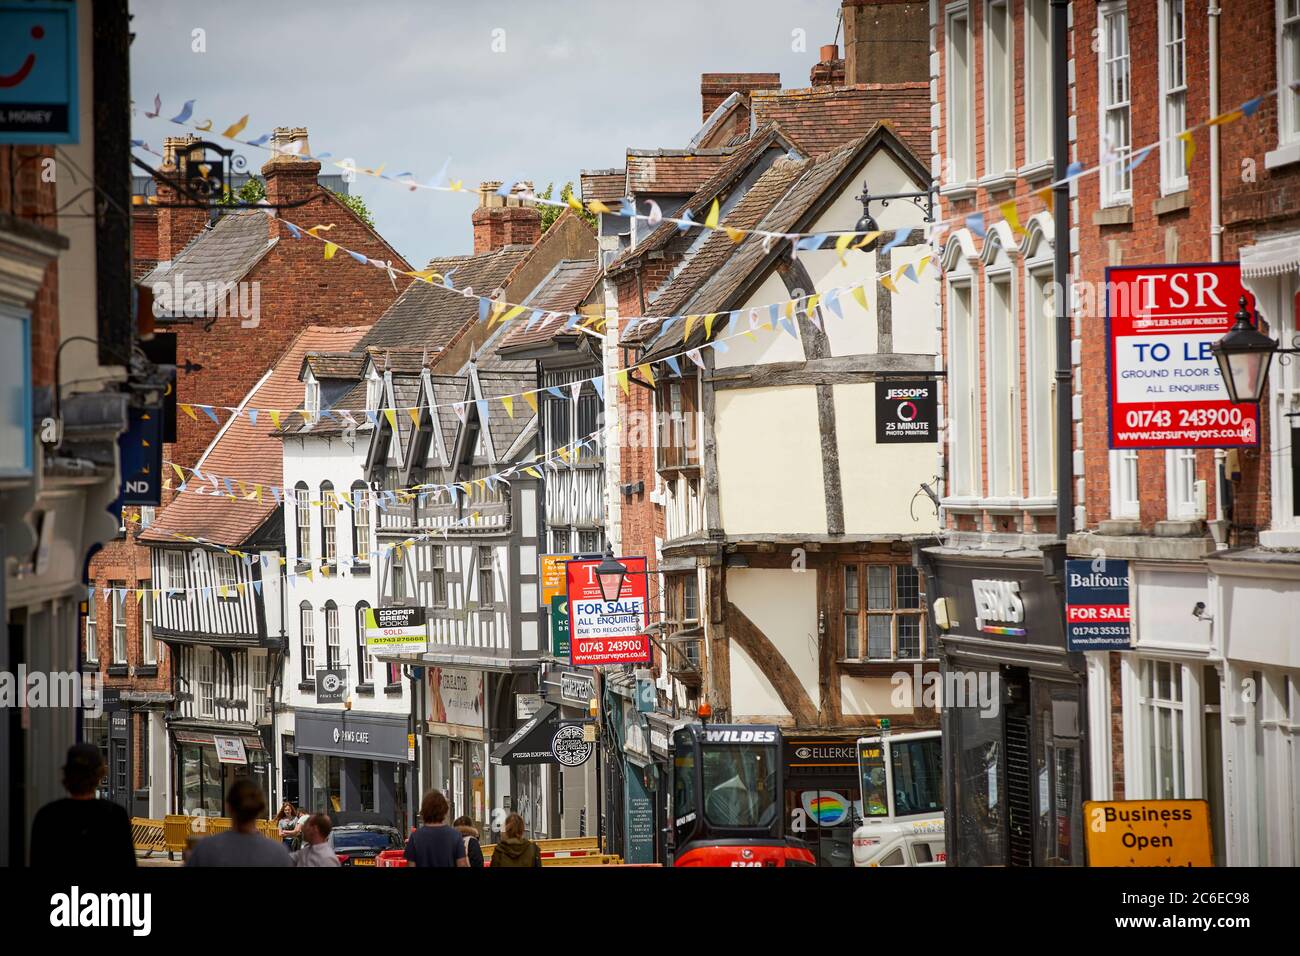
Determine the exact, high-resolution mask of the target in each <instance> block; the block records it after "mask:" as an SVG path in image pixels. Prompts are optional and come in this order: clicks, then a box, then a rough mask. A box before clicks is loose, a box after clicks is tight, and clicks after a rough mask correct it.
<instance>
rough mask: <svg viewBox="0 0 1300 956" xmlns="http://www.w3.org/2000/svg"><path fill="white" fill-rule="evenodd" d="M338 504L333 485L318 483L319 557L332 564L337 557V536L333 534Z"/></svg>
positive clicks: (325, 482) (324, 482)
mask: <svg viewBox="0 0 1300 956" xmlns="http://www.w3.org/2000/svg"><path fill="white" fill-rule="evenodd" d="M338 509H339V504H338V501H337V500H336V499H335V497H334V485H333V484H332V483H331V482H328V481H322V482H321V483H320V559H321V561H322V562H324V563H329V564H333V563H334V561H335V559H336V558H337V557H338V538H337V536H336V534H335V530H336V528H335V519H336V518H337V516H338Z"/></svg>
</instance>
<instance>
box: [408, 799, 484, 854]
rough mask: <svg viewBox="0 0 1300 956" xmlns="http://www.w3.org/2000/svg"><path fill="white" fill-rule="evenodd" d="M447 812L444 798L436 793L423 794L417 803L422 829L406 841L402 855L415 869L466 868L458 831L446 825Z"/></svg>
mask: <svg viewBox="0 0 1300 956" xmlns="http://www.w3.org/2000/svg"><path fill="white" fill-rule="evenodd" d="M449 809H450V807H448V805H447V798H446V797H444V796H443V795H442V793H441V792H440V791H437V790H430V791H429V792H428V793H426V794H425V795H424V800H422V801H421V802H420V819H421V820H423V821H424V826H422V827H420V828H419V829H418V830H416V831H415V832H414V833H412V834H411V838H410V839H409V840H407V841H406V853H405V856H406V858H407V859H408V860H410V861H411V863H412V864H414V865H415V866H418V867H426V866H431V867H452V866H464V867H468V866H469V860H468V859H467V858H466V855H465V841H464V839H463V838H462V837H461V835H460V831H459V830H457V829H456V828H455V827H453V826H450V825H448V823H447V812H448V810H449Z"/></svg>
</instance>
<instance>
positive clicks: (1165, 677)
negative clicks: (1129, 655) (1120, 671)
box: [1138, 660, 1187, 800]
mask: <svg viewBox="0 0 1300 956" xmlns="http://www.w3.org/2000/svg"><path fill="white" fill-rule="evenodd" d="M1138 681H1139V687H1140V692H1139V697H1138V708H1139V713H1140V719H1141V724H1140V726H1141V734H1142V739H1141V741H1140V743H1139V747H1140V748H1141V752H1142V753H1143V755H1144V757H1143V770H1144V772H1145V776H1146V786H1145V787H1143V788H1142V790H1143V797H1145V798H1150V799H1156V800H1180V799H1182V798H1184V797H1185V796H1187V786H1186V781H1185V772H1184V765H1185V764H1186V761H1187V710H1186V707H1187V700H1186V685H1185V675H1184V673H1183V666H1182V665H1181V664H1175V663H1172V662H1170V661H1156V660H1143V661H1142V662H1141V666H1140V668H1139V673H1138Z"/></svg>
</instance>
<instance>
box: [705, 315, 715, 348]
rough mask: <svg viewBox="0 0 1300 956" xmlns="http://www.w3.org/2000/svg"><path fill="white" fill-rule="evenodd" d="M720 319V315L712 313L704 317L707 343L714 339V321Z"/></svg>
mask: <svg viewBox="0 0 1300 956" xmlns="http://www.w3.org/2000/svg"><path fill="white" fill-rule="evenodd" d="M717 317H718V313H716V312H710V313H709V314H708V315H706V316H705V317H704V338H705V341H707V340H709V339H711V338H713V320H714V319H716V318H717Z"/></svg>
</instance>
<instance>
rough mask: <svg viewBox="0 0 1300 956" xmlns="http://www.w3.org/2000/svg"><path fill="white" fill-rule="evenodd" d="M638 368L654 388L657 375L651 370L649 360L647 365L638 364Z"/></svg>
mask: <svg viewBox="0 0 1300 956" xmlns="http://www.w3.org/2000/svg"><path fill="white" fill-rule="evenodd" d="M637 370H638V371H639V372H640V373H641V374H642V375H644V376H645V379H646V381H647V382H649V383H650V387H651V388H654V387H655V376H654V372H652V371H650V364H649V363H648V362H647V363H646V364H645V365H638V366H637Z"/></svg>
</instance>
